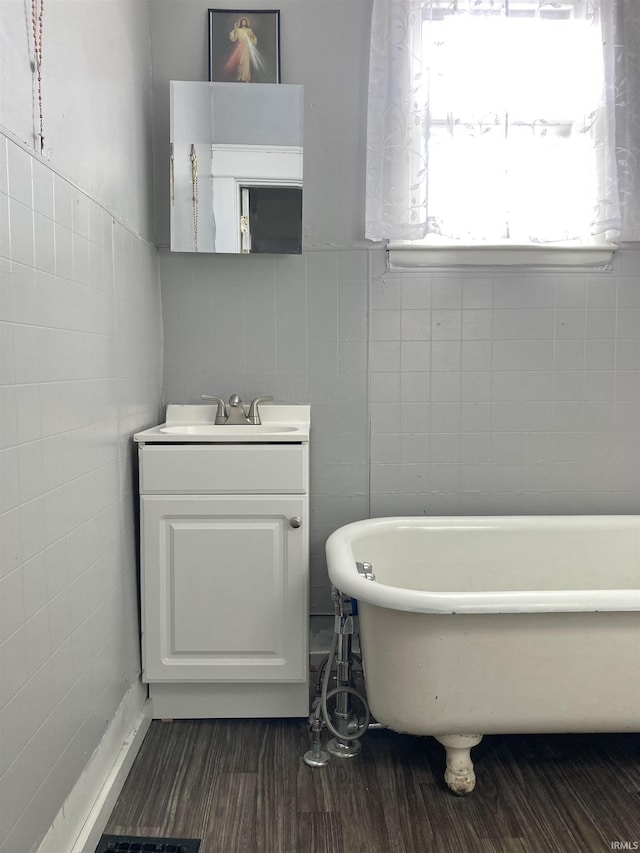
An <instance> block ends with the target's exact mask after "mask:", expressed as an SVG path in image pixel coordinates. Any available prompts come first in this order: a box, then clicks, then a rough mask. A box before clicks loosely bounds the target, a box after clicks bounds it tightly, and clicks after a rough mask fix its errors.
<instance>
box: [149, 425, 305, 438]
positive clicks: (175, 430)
mask: <svg viewBox="0 0 640 853" xmlns="http://www.w3.org/2000/svg"><path fill="white" fill-rule="evenodd" d="M296 429H297V427H295V426H288V425H287V424H259V425H253V424H249V425H247V424H231V425H228V424H180V426H161V427H159V431H160V432H163V433H167V434H169V435H209V436H211V437H212V438H221V437H222V438H224V437H227V438H228V437H230V436H231V435H233V436H234V437H236V436H239V437H240V438H242V436H245V437H246V436H249V435H259V436H262V438H268V437H269V436H270V435H273V434H274V433H277V434H280V433H283V432H296Z"/></svg>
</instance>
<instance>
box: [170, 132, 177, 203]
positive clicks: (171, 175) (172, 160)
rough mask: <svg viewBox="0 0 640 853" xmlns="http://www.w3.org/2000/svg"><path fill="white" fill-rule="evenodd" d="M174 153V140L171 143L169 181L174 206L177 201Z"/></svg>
mask: <svg viewBox="0 0 640 853" xmlns="http://www.w3.org/2000/svg"><path fill="white" fill-rule="evenodd" d="M174 179H175V174H174V155H173V142H171V143H169V181H170V184H171V205H172V206H173V205H174V204H175V203H176V196H175V189H174Z"/></svg>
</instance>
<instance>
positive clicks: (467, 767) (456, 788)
mask: <svg viewBox="0 0 640 853" xmlns="http://www.w3.org/2000/svg"><path fill="white" fill-rule="evenodd" d="M436 740H437V741H438V743H441V744H442V745H443V746H444V748H445V750H446V755H447V768H446V770H445V772H444V781H445V782H446V783H447V785H448V787H449V788H450V790H451V791H453V793H454V794H456V795H457V796H458V797H464V795H465V794H470V793H471V791H473V789H474V788H475V784H476V774H475V773H474V772H473V762H472V761H471V748H472V747H474V746H477V745H478V744H479V743H480V741H481V740H482V735H440V736H437V737H436Z"/></svg>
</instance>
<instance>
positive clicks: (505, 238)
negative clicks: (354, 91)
mask: <svg viewBox="0 0 640 853" xmlns="http://www.w3.org/2000/svg"><path fill="white" fill-rule="evenodd" d="M639 75H640V2H639V0H374V4H373V18H372V30H371V55H370V72H369V113H368V129H367V202H366V226H365V231H366V236H367V238H369V239H371V240H385V239H388V240H420V239H422V238H427V240H428V241H429V240H435V241H436V242H438V241H441V240H443V239H444V240H449V241H454V242H459V243H460V244H464V245H471V244H475V245H478V244H479V245H483V244H485V245H501V244H504V243H512V244H514V243H515V244H519V245H523V244H549V243H564V244H565V245H566V244H567V243H568V244H576V245H588V244H593V243H594V242H595V243H598V242H602V243H603V242H605V241H609V242H612V241H619V240H637V239H640V201H639V200H638V195H639V192H638V191H639V189H640V186H639V179H638V174H637V169H638V163H637V156H638V152H639V151H640V149H639V147H638V143H639V142H640V105H639V103H638V90H639V88H640V76H639Z"/></svg>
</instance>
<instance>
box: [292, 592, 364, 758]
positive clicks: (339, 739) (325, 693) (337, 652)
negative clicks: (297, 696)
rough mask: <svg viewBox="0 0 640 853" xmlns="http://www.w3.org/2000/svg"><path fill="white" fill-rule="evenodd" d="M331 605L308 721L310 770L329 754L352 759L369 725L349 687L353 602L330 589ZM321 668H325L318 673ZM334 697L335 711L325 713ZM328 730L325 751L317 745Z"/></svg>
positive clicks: (358, 696) (353, 688)
mask: <svg viewBox="0 0 640 853" xmlns="http://www.w3.org/2000/svg"><path fill="white" fill-rule="evenodd" d="M332 598H333V602H334V611H335V619H334V634H333V639H332V643H331V651H330V652H329V655H328V657H327V658H326V660H325V662H323V664H322V665H321V668H320V672H321V674H322V687H321V690H320V695H319V697H317V698H316V700H315V702H314V703H313V706H312V709H311V714H310V718H309V724H310V739H311V749H310V750H309V751H308V752H306V753H305V755H304V761H305V763H306V764H308V765H310V766H311V767H322V766H324V765H325V764H326V763H327V761H328V760H329V754H331V755H335V756H338V757H339V758H353V756H355V755H357V754H358V752H359V751H360V742H359V738H361V737H362V735H363V734H364V733H365V731H366V730H367V728H368V726H369V707H368V705H367V701H366V699H365V697H364V696H363V695H362V694H361V693H360V692H359V691H358V690H356V689H355V687H354V686H353V652H352V638H353V634H354V613H353V602H352V599H351V598H349V597H348V596H344V595H342V594H341V593H340V592H338V590H336V589H335V588H334V589H333V590H332ZM334 661H335V663H336V686H335V687H334V688H333V689H331V690H329V681H330V679H331V673H332V670H333V664H334ZM322 666H324V667H325V669H324V673H322ZM333 697H335V708H334V710H333V712H332V713H330V712H329V709H328V706H327V702H328V700H329V699H332V698H333ZM354 698H355V699H357V700H358V701H359V702H360V703H361V704H362V706H363V708H364V719H363V721H361V720H359V719H358V717H357V716H356V714H355V713H354V712H353V708H352V699H354ZM323 726H326V728H327V729H328V730H329V732H330V733H331V734H332V735H333V738H332V739H331V740H330V741H329V743H328V744H327V750H326V751H325V750H323V749H322V747H321V745H320V732H321V730H322V728H323Z"/></svg>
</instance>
